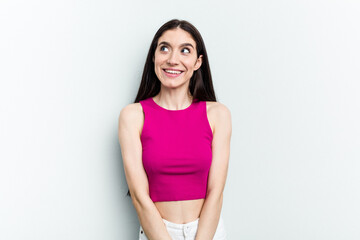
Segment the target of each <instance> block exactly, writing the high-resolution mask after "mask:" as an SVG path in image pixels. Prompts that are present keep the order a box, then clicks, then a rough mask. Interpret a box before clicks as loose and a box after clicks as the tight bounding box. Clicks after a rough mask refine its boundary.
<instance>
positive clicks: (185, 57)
mask: <svg viewBox="0 0 360 240" xmlns="http://www.w3.org/2000/svg"><path fill="white" fill-rule="evenodd" d="M231 128H232V126H231V114H230V111H229V109H228V108H227V107H226V106H225V105H224V104H221V103H219V102H217V101H216V97H215V92H214V89H213V84H212V78H211V73H210V66H209V62H208V57H207V53H206V49H205V45H204V42H203V39H202V37H201V35H200V33H199V32H198V30H197V29H196V28H195V27H194V26H193V25H192V24H190V23H189V22H187V21H180V20H177V19H174V20H171V21H169V22H167V23H165V24H164V25H163V26H161V27H160V29H159V30H158V31H157V32H156V34H155V36H154V39H153V41H152V43H151V46H150V50H149V52H148V55H147V59H146V63H145V67H144V72H143V75H142V80H141V83H140V87H139V91H138V94H137V96H136V99H135V103H133V104H129V105H127V106H125V107H124V108H123V109H122V110H121V112H120V116H119V142H120V146H121V152H122V157H123V162H124V170H125V175H126V180H127V184H128V187H129V195H130V196H131V198H132V202H133V204H134V207H135V209H136V212H137V214H138V218H139V221H140V230H139V239H151V240H152V239H154V240H162V239H166V240H170V239H189V240H190V239H196V240H201V239H204V240H210V239H226V231H225V226H224V220H223V219H222V217H221V208H222V202H223V190H224V186H225V182H226V176H227V169H228V162H229V156H230V138H231V131H232V129H231Z"/></svg>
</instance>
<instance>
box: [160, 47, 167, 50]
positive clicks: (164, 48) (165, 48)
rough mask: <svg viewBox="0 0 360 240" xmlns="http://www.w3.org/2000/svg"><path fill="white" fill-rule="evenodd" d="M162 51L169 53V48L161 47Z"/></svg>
mask: <svg viewBox="0 0 360 240" xmlns="http://www.w3.org/2000/svg"><path fill="white" fill-rule="evenodd" d="M160 51H168V48H167V47H166V46H161V47H160Z"/></svg>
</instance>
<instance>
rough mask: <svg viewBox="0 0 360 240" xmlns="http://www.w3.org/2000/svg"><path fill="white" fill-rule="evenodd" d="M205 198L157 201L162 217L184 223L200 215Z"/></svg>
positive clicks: (156, 204)
mask: <svg viewBox="0 0 360 240" xmlns="http://www.w3.org/2000/svg"><path fill="white" fill-rule="evenodd" d="M204 202H205V199H195V200H186V201H169V202H155V203H154V204H155V206H156V208H157V209H158V211H159V213H160V215H161V217H162V218H163V219H165V220H167V221H169V222H173V223H178V224H184V223H188V222H192V221H194V220H196V219H197V218H199V217H200V212H201V209H202V207H203V205H204Z"/></svg>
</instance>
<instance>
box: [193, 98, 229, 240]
mask: <svg viewBox="0 0 360 240" xmlns="http://www.w3.org/2000/svg"><path fill="white" fill-rule="evenodd" d="M210 111H212V112H213V113H212V114H211V116H214V134H213V141H212V154H213V157H212V163H211V167H210V171H209V177H208V186H207V193H206V199H205V202H204V206H203V208H202V210H201V213H200V220H199V225H198V230H197V233H196V238H195V239H196V240H210V239H213V237H214V235H215V232H216V228H217V225H218V223H219V219H220V213H221V208H222V202H223V191H224V187H225V181H226V176H227V170H228V165H229V156H230V138H231V131H232V130H231V128H232V126H231V113H230V111H229V110H228V109H227V108H226V107H225V106H224V105H223V104H221V103H216V104H214V106H213V109H211V110H210V108H209V115H210Z"/></svg>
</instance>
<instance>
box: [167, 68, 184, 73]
mask: <svg viewBox="0 0 360 240" xmlns="http://www.w3.org/2000/svg"><path fill="white" fill-rule="evenodd" d="M165 72H167V73H172V74H180V73H181V71H173V70H166V69H165Z"/></svg>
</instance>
